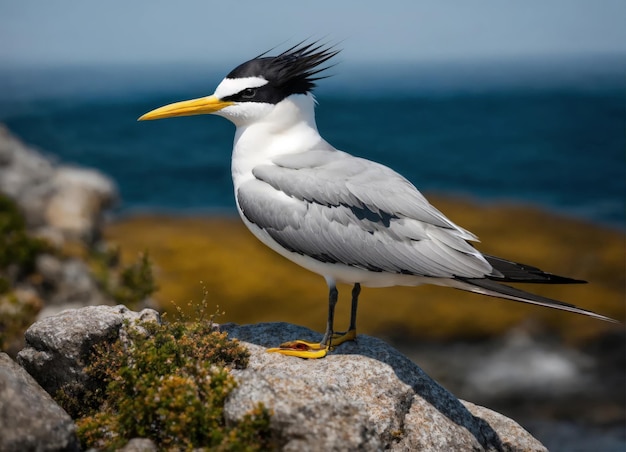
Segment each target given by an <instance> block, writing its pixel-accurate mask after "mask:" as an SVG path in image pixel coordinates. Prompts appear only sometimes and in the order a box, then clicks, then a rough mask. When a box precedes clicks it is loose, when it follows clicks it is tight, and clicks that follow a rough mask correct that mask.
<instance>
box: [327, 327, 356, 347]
mask: <svg viewBox="0 0 626 452" xmlns="http://www.w3.org/2000/svg"><path fill="white" fill-rule="evenodd" d="M355 339H356V330H348V331H344V332H343V333H335V334H333V338H332V340H331V343H332V345H333V346H337V345H341V344H343V343H344V342H348V341H353V340H355Z"/></svg>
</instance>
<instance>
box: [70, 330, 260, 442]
mask: <svg viewBox="0 0 626 452" xmlns="http://www.w3.org/2000/svg"><path fill="white" fill-rule="evenodd" d="M127 331H128V337H127V338H126V339H125V340H121V339H120V340H118V341H116V342H115V343H113V344H109V345H106V346H102V347H100V348H97V349H96V352H95V354H94V360H93V361H92V363H91V364H90V365H89V367H88V368H87V369H86V370H87V373H88V374H89V375H90V376H91V377H92V378H95V379H97V380H100V381H102V382H103V384H104V387H105V388H106V389H105V390H104V391H101V392H99V393H95V392H94V393H92V394H91V395H90V397H91V400H92V401H94V400H95V399H99V400H96V401H97V402H99V403H97V404H96V405H98V404H99V407H98V408H96V409H93V408H91V409H90V408H89V407H88V405H89V404H84V403H83V404H82V407H83V410H84V411H83V412H82V413H80V412H79V413H76V412H75V410H76V409H77V408H78V407H80V406H81V405H80V402H82V400H81V401H76V400H75V401H73V402H72V401H71V400H70V399H69V398H68V397H66V396H61V397H60V398H59V401H60V403H61V404H62V405H64V407H65V408H67V409H68V410H69V411H70V412H72V411H74V415H78V417H79V419H78V420H77V428H78V435H79V438H80V440H81V442H82V445H83V447H85V448H90V447H95V448H97V449H104V450H113V449H116V448H119V447H121V446H122V445H124V444H125V443H126V442H127V441H129V440H130V439H132V438H135V437H144V438H150V439H152V440H153V441H155V443H156V444H157V446H158V447H159V449H164V450H169V449H176V450H180V449H187V450H190V449H192V448H198V447H205V448H210V449H216V450H250V451H255V450H267V449H270V448H271V447H270V446H271V444H270V430H269V420H270V413H269V411H268V410H267V409H265V408H264V407H263V406H261V405H259V406H258V407H257V408H256V409H255V410H254V411H253V412H251V413H249V414H248V415H247V416H246V417H245V418H244V419H243V420H242V421H241V422H239V423H238V424H236V425H233V426H231V425H228V426H227V425H226V423H225V420H224V402H225V400H226V397H227V396H228V394H229V393H230V392H231V391H232V390H233V389H234V388H235V386H236V382H235V380H234V378H233V377H232V375H231V374H230V372H229V370H230V369H232V368H243V367H245V366H246V365H247V362H248V357H249V354H248V352H247V350H246V349H245V348H243V347H242V346H241V345H239V343H238V342H237V341H233V340H229V339H228V338H227V335H226V334H225V333H221V332H219V331H217V330H216V329H215V328H214V327H213V324H212V322H211V321H206V320H203V319H200V320H197V321H194V322H187V323H185V322H182V321H175V322H172V323H164V324H162V325H159V324H156V323H147V322H145V323H140V324H138V325H134V326H133V325H129V326H128V328H127ZM72 403H73V405H72ZM68 405H69V406H68ZM85 407H86V408H85ZM92 407H93V404H92Z"/></svg>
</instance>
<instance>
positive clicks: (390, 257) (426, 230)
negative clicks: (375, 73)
mask: <svg viewBox="0 0 626 452" xmlns="http://www.w3.org/2000/svg"><path fill="white" fill-rule="evenodd" d="M274 163H275V165H261V166H257V167H255V168H254V170H253V175H254V176H255V179H253V180H250V181H247V182H245V183H243V184H242V185H241V186H239V187H238V190H237V194H236V195H237V201H238V203H239V206H240V209H241V211H242V213H243V214H244V215H245V217H246V218H247V219H248V220H249V221H250V222H252V223H255V224H257V225H258V226H260V227H261V228H263V229H264V230H265V231H266V232H267V233H268V234H269V235H270V237H272V238H273V239H274V240H275V241H276V242H277V243H279V244H280V245H281V246H283V247H285V248H287V249H289V250H290V251H293V252H296V253H300V254H303V255H308V256H311V257H314V258H315V259H318V260H320V261H322V262H332V263H342V264H345V265H349V266H354V267H358V268H363V269H367V270H370V271H386V272H392V273H407V274H414V275H420V276H432V277H445V278H450V277H455V276H457V277H465V278H482V277H484V276H486V275H488V274H490V273H491V272H492V267H491V265H490V264H489V263H488V262H487V261H486V260H485V259H484V258H483V256H482V255H481V254H480V253H479V252H478V251H476V250H475V249H474V248H473V247H472V246H471V245H469V244H468V243H467V240H475V239H476V237H475V236H474V235H473V234H471V233H470V232H468V231H465V230H464V229H462V228H460V227H458V226H456V225H455V224H454V223H452V222H451V221H450V220H448V219H447V218H446V217H445V216H444V215H443V214H442V213H441V212H439V211H438V210H437V209H435V208H434V207H433V206H431V205H430V204H429V203H428V201H427V200H426V199H425V198H424V197H423V196H422V194H421V193H420V192H419V191H418V190H417V189H416V188H415V187H414V186H413V185H412V184H411V183H410V182H409V181H407V180H406V179H405V178H403V177H402V176H400V175H399V174H397V173H395V172H394V171H393V170H391V169H389V168H387V167H385V166H382V165H379V164H377V163H374V162H370V161H368V160H364V159H360V158H356V157H352V156H350V155H349V154H346V153H343V152H340V151H309V152H305V153H302V154H297V155H289V156H283V157H280V158H277V159H275V161H274Z"/></svg>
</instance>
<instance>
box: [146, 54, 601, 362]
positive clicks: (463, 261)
mask: <svg viewBox="0 0 626 452" xmlns="http://www.w3.org/2000/svg"><path fill="white" fill-rule="evenodd" d="M337 53H338V51H337V50H335V49H334V48H332V47H330V48H329V47H325V46H323V45H319V44H317V43H300V44H298V45H296V46H294V47H292V48H290V49H288V50H286V51H284V52H282V53H280V54H279V55H277V56H273V57H272V56H266V53H264V54H261V55H259V56H258V57H255V58H253V59H252V60H250V61H247V62H245V63H243V64H241V65H240V66H238V67H237V68H235V69H234V70H233V71H232V72H230V74H228V75H227V76H226V78H225V79H224V80H222V82H221V83H220V84H219V85H218V86H217V88H216V90H215V92H214V93H213V95H211V96H207V97H201V98H198V99H193V100H188V101H183V102H177V103H174V104H170V105H166V106H164V107H161V108H157V109H155V110H152V111H150V112H149V113H146V114H145V115H143V116H142V117H141V118H139V119H140V120H150V119H160V118H168V117H173V116H189V115H199V114H216V115H219V116H223V117H224V118H226V119H228V120H230V121H231V122H233V123H234V124H235V126H236V132H235V139H234V144H233V151H232V176H233V183H234V189H235V199H236V202H237V209H238V211H239V214H240V215H241V219H242V220H243V222H244V223H245V225H246V226H247V227H248V229H250V231H252V233H253V234H254V235H255V236H256V237H257V238H258V239H259V240H261V242H263V243H264V244H265V245H267V246H269V247H270V248H271V249H273V250H274V251H276V252H278V253H279V254H281V255H282V256H284V257H286V258H287V259H290V260H291V261H293V262H295V263H296V264H298V265H301V266H302V267H304V268H306V269H308V270H310V271H313V272H315V273H318V274H319V275H321V276H323V277H324V279H325V280H326V283H327V284H328V287H329V301H328V320H327V325H326V333H325V334H324V337H323V339H322V341H321V343H312V342H306V341H293V342H288V343H285V344H282V345H281V346H280V347H278V348H274V349H270V351H276V352H279V353H283V354H286V355H292V356H299V357H303V358H319V357H323V356H325V355H326V354H327V352H328V351H329V350H330V349H331V348H332V347H333V346H337V345H339V344H341V343H343V342H344V341H346V340H352V339H354V338H355V337H356V311H357V303H358V297H359V292H360V290H361V285H363V286H370V287H388V286H395V285H402V286H417V285H420V284H437V285H440V286H449V287H453V288H456V289H462V290H467V291H471V292H476V293H479V294H484V295H490V296H494V297H500V298H504V299H508V300H514V301H519V302H525V303H532V304H536V305H541V306H547V307H551V308H557V309H562V310H565V311H570V312H575V313H578V314H584V315H588V316H591V317H595V318H598V319H602V320H608V321H611V319H609V318H608V317H605V316H602V315H600V314H596V313H594V312H591V311H587V310H584V309H581V308H578V307H576V306H573V305H571V304H567V303H563V302H560V301H556V300H552V299H549V298H545V297H542V296H539V295H534V294H531V293H528V292H524V291H522V290H519V289H516V288H513V287H510V286H507V285H504V284H501V283H503V282H528V283H549V284H567V283H582V282H584V281H579V280H574V279H571V278H566V277H562V276H557V275H553V274H550V273H546V272H543V271H541V270H539V269H537V268H535V267H531V266H528V265H524V264H518V263H515V262H511V261H508V260H505V259H500V258H497V257H493V256H489V255H485V254H482V253H481V252H479V251H478V250H477V249H476V248H474V246H472V245H471V243H470V242H472V241H477V238H476V236H475V235H474V234H472V233H471V232H469V231H466V230H465V229H463V228H461V227H459V226H457V225H456V224H454V223H453V222H452V221H450V220H449V219H448V218H446V217H445V216H444V215H443V214H442V213H441V212H439V211H438V210H437V209H436V208H435V207H433V206H432V205H431V204H430V203H429V202H428V201H427V200H426V198H424V196H422V194H421V193H420V192H419V191H418V190H417V189H416V188H415V186H414V185H413V184H412V183H411V182H409V181H408V180H407V179H405V178H404V177H402V176H401V175H400V174H398V173H396V172H395V171H393V170H392V169H390V168H388V167H386V166H384V165H381V164H379V163H376V162H372V161H370V160H366V159H363V158H358V157H354V156H352V155H350V154H348V153H346V152H343V151H340V150H337V149H335V148H334V147H333V146H332V145H330V144H329V143H328V142H327V141H326V140H324V138H322V137H321V136H320V134H319V132H318V130H317V126H316V123H315V112H314V107H315V99H314V98H313V95H312V90H313V88H314V87H315V83H316V81H318V80H320V79H322V78H324V77H323V76H320V73H321V72H322V71H324V70H325V69H327V68H328V66H326V65H325V63H327V62H328V60H329V59H331V58H332V57H333V56H335V55H336V54H337ZM337 283H348V284H353V285H354V289H353V290H352V311H351V319H350V327H349V330H348V331H347V332H345V333H338V334H337V333H335V332H334V330H333V323H334V322H333V320H334V310H335V304H336V303H337V297H338V293H337V289H336V284H337Z"/></svg>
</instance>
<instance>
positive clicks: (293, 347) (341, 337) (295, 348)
mask: <svg viewBox="0 0 626 452" xmlns="http://www.w3.org/2000/svg"><path fill="white" fill-rule="evenodd" d="M355 338H356V330H348V331H346V332H343V333H335V334H333V335H332V338H331V340H330V344H329V345H326V344H321V343H319V342H307V341H302V340H297V341H290V342H284V343H282V344H280V345H279V346H278V347H274V348H268V349H267V351H268V352H269V353H280V354H281V355H286V356H296V357H298V358H306V359H319V358H323V357H325V356H326V355H327V354H328V352H330V351H332V350H333V349H334V348H335V347H336V346H337V345H341V344H343V343H344V342H347V341H353V340H355Z"/></svg>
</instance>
